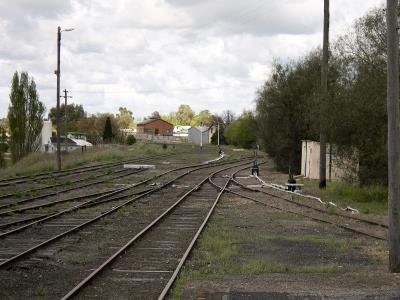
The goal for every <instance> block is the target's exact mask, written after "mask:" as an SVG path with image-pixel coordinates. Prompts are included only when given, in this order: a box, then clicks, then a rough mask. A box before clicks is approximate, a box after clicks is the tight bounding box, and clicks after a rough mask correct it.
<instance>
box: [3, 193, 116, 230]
mask: <svg viewBox="0 0 400 300" xmlns="http://www.w3.org/2000/svg"><path fill="white" fill-rule="evenodd" d="M115 190H116V189H114V190H108V191H104V192H97V193H91V194H86V195H79V196H74V197H69V198H66V199H61V200H56V201H51V202H46V203H43V204H36V205H31V206H28V207H24V208H18V209H13V210H7V211H2V212H0V216H9V215H14V214H19V213H22V212H24V211H27V210H34V209H38V208H43V207H49V206H54V205H57V204H60V203H65V202H71V201H77V200H80V199H85V198H91V197H95V196H101V195H104V194H107V193H110V192H113V191H115ZM13 206H14V205H13ZM2 226H3V225H2V224H0V228H1V227H2Z"/></svg>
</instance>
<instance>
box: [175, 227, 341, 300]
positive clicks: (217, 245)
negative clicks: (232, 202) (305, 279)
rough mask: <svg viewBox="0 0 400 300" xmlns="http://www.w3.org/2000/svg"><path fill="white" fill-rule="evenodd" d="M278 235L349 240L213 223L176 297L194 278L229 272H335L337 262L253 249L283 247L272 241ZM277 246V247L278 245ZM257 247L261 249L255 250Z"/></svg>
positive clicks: (185, 270)
mask: <svg viewBox="0 0 400 300" xmlns="http://www.w3.org/2000/svg"><path fill="white" fill-rule="evenodd" d="M274 239H284V240H290V241H308V242H314V243H318V244H323V245H326V246H328V247H334V248H336V249H345V248H346V247H347V244H346V242H342V241H338V240H337V239H336V238H334V237H331V236H326V237H325V236H313V235H305V236H289V237H281V236H268V235H260V234H259V233H256V232H251V231H250V232H248V231H238V230H235V229H234V227H231V226H229V224H228V223H227V221H224V222H222V223H219V224H215V223H214V224H210V225H208V226H207V229H206V231H205V232H204V233H203V234H202V236H201V238H200V240H199V241H198V244H197V248H196V251H194V252H193V254H192V257H191V259H190V261H188V263H187V264H186V265H185V266H184V267H183V269H182V270H181V273H180V275H179V277H178V279H177V281H176V283H175V286H174V289H173V291H172V299H181V296H182V293H183V290H184V287H185V286H186V285H187V284H188V283H189V282H193V281H199V280H213V279H216V278H221V277H223V276H225V275H240V274H241V275H246V274H247V275H249V274H253V275H257V274H265V273H333V272H338V271H339V267H338V266H337V265H335V264H332V263H329V264H315V265H298V264H296V265H294V264H290V263H283V262H279V261H274V260H272V259H269V258H266V257H260V254H257V253H253V252H252V251H255V252H259V251H260V250H262V251H261V252H263V251H267V252H268V251H279V248H276V246H274V245H273V243H270V242H269V241H271V240H274ZM274 247H275V248H274ZM252 249H257V250H252Z"/></svg>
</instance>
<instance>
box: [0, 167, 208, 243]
mask: <svg viewBox="0 0 400 300" xmlns="http://www.w3.org/2000/svg"><path fill="white" fill-rule="evenodd" d="M199 166H203V165H192V166H185V167H179V168H175V169H172V170H169V171H166V172H163V173H161V174H159V175H156V176H154V177H153V178H151V179H148V180H145V181H142V182H139V183H138V184H131V185H128V186H127V187H123V188H119V189H112V190H107V191H105V192H97V193H90V194H86V195H78V196H74V197H69V198H65V199H61V200H51V201H48V202H45V203H40V204H35V205H30V206H25V207H22V208H16V209H9V210H5V211H0V217H2V222H3V223H1V224H0V231H2V233H0V237H2V236H5V235H8V234H9V233H12V232H16V231H19V230H21V229H25V228H27V227H29V226H33V225H37V224H39V223H40V222H41V221H40V220H49V219H50V218H54V217H56V216H58V215H61V214H63V213H66V212H70V211H71V209H72V210H75V209H79V208H81V207H88V206H93V205H98V204H101V203H104V202H106V201H115V200H120V199H123V198H124V197H125V198H126V197H129V196H132V195H138V194H141V193H142V192H147V191H148V190H149V189H147V190H144V191H139V192H135V193H132V192H129V191H130V190H132V189H134V188H137V187H138V186H141V185H143V184H145V183H147V182H149V181H150V180H155V179H157V178H159V177H162V176H164V175H167V174H170V173H172V172H176V171H179V170H183V169H187V168H191V167H199ZM142 171H143V170H136V171H134V172H131V173H129V175H132V174H138V173H140V172H142ZM122 176H126V174H125V173H124V175H122ZM118 177H121V176H118ZM96 184H97V182H96ZM90 185H91V184H90ZM122 193H125V194H122ZM127 193H128V194H127ZM116 194H120V196H118V197H113V198H111V199H109V200H107V197H109V196H115V195H116ZM121 194H122V195H121ZM28 200H29V201H26V200H24V201H21V204H22V203H26V202H31V199H28ZM70 202H72V203H73V204H74V205H73V206H72V208H71V207H65V205H68V204H69V203H70ZM56 205H58V206H59V208H58V209H56V210H55V209H52V211H51V212H50V213H46V214H44V213H43V212H41V210H42V209H45V208H48V207H52V206H56ZM60 205H61V207H60ZM11 206H12V207H15V206H16V205H15V203H13V204H12V205H3V206H2V208H3V209H4V208H8V207H11ZM0 208H1V206H0ZM24 213H25V214H24ZM21 214H22V216H21ZM5 217H8V218H6V219H5ZM30 222H32V223H30ZM25 223H29V224H28V225H25V226H21V227H19V228H15V229H12V230H10V227H13V226H17V225H21V224H25ZM6 230H7V231H6Z"/></svg>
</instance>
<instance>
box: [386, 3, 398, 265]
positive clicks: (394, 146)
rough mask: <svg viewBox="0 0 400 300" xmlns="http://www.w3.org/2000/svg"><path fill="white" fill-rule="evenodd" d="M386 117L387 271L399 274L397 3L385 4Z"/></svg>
mask: <svg viewBox="0 0 400 300" xmlns="http://www.w3.org/2000/svg"><path fill="white" fill-rule="evenodd" d="M386 3H387V8H386V24H387V49H388V50H387V51H388V53H387V57H388V61H387V114H388V171H389V173H388V179H389V211H388V216H389V270H390V272H393V273H398V272H400V141H399V138H400V127H399V126H400V124H399V121H400V118H399V114H400V106H399V37H398V32H397V30H398V24H397V11H398V1H397V0H387V2H386Z"/></svg>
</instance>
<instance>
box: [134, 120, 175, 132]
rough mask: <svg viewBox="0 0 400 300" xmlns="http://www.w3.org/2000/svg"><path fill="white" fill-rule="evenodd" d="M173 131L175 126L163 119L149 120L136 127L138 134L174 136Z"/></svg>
mask: <svg viewBox="0 0 400 300" xmlns="http://www.w3.org/2000/svg"><path fill="white" fill-rule="evenodd" d="M173 131H174V125H172V124H171V123H169V122H167V121H164V120H163V119H148V120H145V121H143V122H140V123H138V124H137V125H136V132H137V133H138V134H143V133H144V134H150V135H172V134H173Z"/></svg>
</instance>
